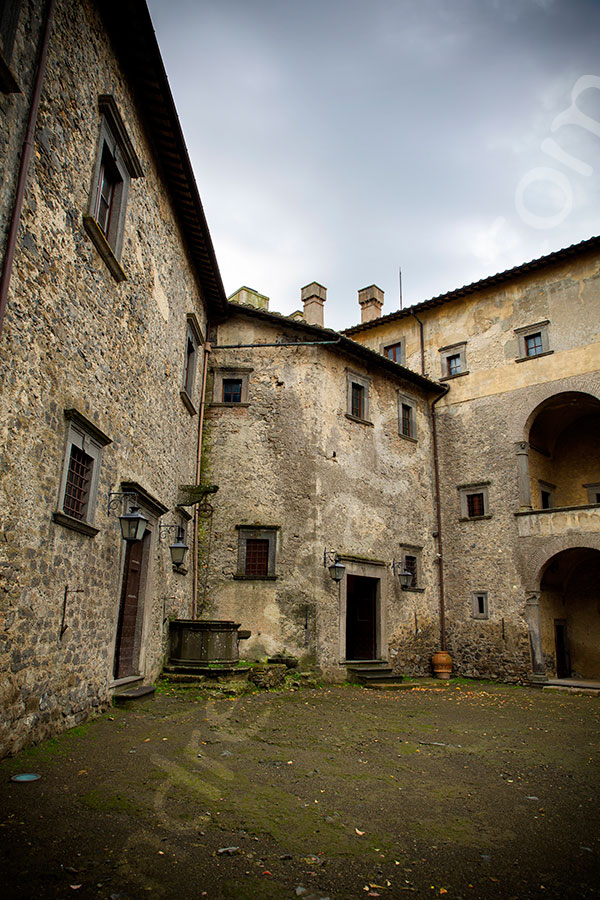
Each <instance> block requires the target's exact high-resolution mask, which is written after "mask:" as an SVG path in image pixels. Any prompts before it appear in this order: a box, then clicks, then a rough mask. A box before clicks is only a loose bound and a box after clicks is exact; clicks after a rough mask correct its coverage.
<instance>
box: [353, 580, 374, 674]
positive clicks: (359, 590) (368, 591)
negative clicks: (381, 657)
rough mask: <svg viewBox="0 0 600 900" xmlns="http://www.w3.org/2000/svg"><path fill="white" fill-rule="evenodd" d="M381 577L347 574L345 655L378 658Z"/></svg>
mask: <svg viewBox="0 0 600 900" xmlns="http://www.w3.org/2000/svg"><path fill="white" fill-rule="evenodd" d="M378 587H379V579H378V578H368V577H365V576H361V575H348V576H347V577H346V659H348V660H362V659H377V658H378V652H377V651H378V648H377V594H378Z"/></svg>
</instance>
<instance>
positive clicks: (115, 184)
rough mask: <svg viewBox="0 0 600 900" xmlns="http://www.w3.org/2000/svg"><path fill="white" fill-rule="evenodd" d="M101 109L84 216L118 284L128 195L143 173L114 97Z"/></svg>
mask: <svg viewBox="0 0 600 900" xmlns="http://www.w3.org/2000/svg"><path fill="white" fill-rule="evenodd" d="M98 106H99V109H100V113H101V114H102V121H101V125H100V140H99V143H98V152H97V155H96V167H95V169H94V176H93V180H92V190H91V194H90V203H89V209H88V215H86V216H84V217H83V222H84V225H85V228H86V231H87V233H88V235H89V236H90V238H91V239H92V241H93V242H94V244H95V246H96V249H97V250H98V252H99V253H100V256H101V257H102V258H103V260H104V262H105V263H106V265H107V266H108V268H109V269H110V271H111V274H112V275H113V277H114V278H115V280H116V281H124V280H125V277H126V276H125V272H124V271H123V269H122V268H121V265H120V263H119V258H120V256H121V248H122V245H123V233H124V227H125V211H126V207H127V194H128V191H129V184H130V181H131V179H132V178H139V177H140V176H141V175H143V170H142V167H141V165H140V162H139V160H138V158H137V155H136V152H135V149H134V147H133V144H132V142H131V140H130V139H129V136H128V134H127V131H126V130H125V125H124V124H123V119H122V118H121V114H120V113H119V110H118V108H117V105H116V103H115V101H114V100H113V98H112V97H109V96H107V95H104V94H103V95H102V96H101V97H99V100H98Z"/></svg>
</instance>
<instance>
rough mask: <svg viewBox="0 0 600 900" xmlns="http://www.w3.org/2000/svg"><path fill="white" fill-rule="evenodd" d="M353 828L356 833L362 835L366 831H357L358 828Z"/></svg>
mask: <svg viewBox="0 0 600 900" xmlns="http://www.w3.org/2000/svg"><path fill="white" fill-rule="evenodd" d="M354 830H355V832H356V833H357V834H360V835H361V836H362V835H363V834H366V831H359V830H358V828H355V829H354Z"/></svg>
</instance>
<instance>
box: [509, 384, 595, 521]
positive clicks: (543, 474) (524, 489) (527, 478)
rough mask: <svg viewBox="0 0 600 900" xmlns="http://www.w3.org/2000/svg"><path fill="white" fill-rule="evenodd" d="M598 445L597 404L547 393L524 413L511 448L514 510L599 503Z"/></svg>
mask: <svg viewBox="0 0 600 900" xmlns="http://www.w3.org/2000/svg"><path fill="white" fill-rule="evenodd" d="M599 444H600V398H599V397H598V396H596V394H595V393H591V392H588V391H575V390H571V391H560V392H558V393H557V392H556V391H555V392H548V393H547V395H546V396H545V397H544V398H543V399H542V400H540V401H539V402H538V403H537V404H536V406H535V407H534V408H533V409H532V410H530V412H529V414H528V416H527V417H526V419H525V421H524V423H523V432H522V440H519V441H517V442H516V452H517V464H518V476H519V505H520V508H521V509H522V510H528V509H548V508H553V507H561V508H565V507H572V506H586V505H588V504H590V503H594V502H600V501H598V500H597V498H598V497H599V496H600V467H599V465H598V453H597V447H598V445H599ZM595 484H598V491H597V493H594V485H595Z"/></svg>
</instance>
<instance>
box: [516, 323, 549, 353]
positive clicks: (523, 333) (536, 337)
mask: <svg viewBox="0 0 600 900" xmlns="http://www.w3.org/2000/svg"><path fill="white" fill-rule="evenodd" d="M549 324H550V322H549V320H548V319H545V320H544V321H543V322H536V323H535V325H526V326H525V327H524V328H515V334H516V335H517V341H518V347H519V349H518V353H519V355H518V357H517V362H523V361H524V360H526V359H532V358H533V357H534V356H545V355H546V354H547V353H552V351H551V350H550V345H549V334H548V326H549Z"/></svg>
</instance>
